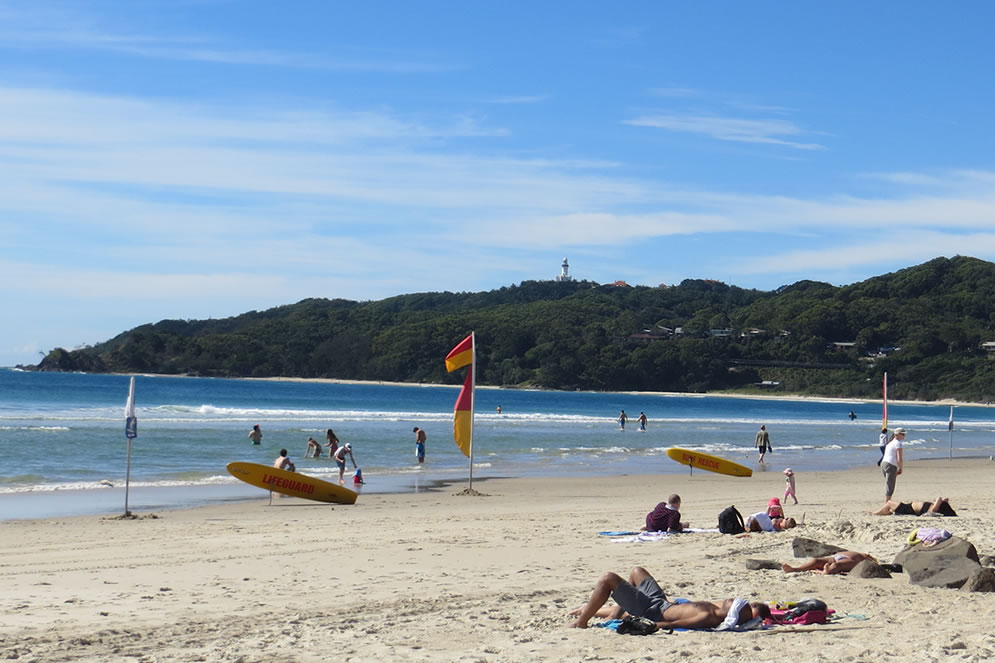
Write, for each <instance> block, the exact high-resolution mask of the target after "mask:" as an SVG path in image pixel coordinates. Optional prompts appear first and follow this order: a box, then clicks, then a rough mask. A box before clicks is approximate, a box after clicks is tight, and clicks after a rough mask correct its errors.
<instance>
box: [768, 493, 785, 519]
mask: <svg viewBox="0 0 995 663" xmlns="http://www.w3.org/2000/svg"><path fill="white" fill-rule="evenodd" d="M767 515H768V516H770V517H771V518H784V509H782V508H781V500H779V499H777V498H776V497H772V498H770V501H769V502H767Z"/></svg>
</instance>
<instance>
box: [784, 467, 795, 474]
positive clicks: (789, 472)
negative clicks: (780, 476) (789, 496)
mask: <svg viewBox="0 0 995 663" xmlns="http://www.w3.org/2000/svg"><path fill="white" fill-rule="evenodd" d="M784 473H785V474H787V475H788V476H791V475H792V474H794V472H792V471H791V468H790V467H786V468H784Z"/></svg>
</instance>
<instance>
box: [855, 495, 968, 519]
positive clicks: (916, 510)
mask: <svg viewBox="0 0 995 663" xmlns="http://www.w3.org/2000/svg"><path fill="white" fill-rule="evenodd" d="M924 514H929V515H934V514H936V515H940V516H956V515H957V512H956V511H954V509H953V507H952V506H950V500H948V499H947V498H946V497H937V498H936V501H934V502H891V501H888V502H885V503H884V506H883V507H881V508H880V509H878V510H877V511H872V512H871V515H872V516H891V515H895V516H922V515H924Z"/></svg>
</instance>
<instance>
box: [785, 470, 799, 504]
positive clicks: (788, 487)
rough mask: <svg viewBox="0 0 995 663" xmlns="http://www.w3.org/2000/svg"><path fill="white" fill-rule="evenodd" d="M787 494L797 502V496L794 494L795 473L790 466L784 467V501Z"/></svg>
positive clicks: (786, 498) (786, 499)
mask: <svg viewBox="0 0 995 663" xmlns="http://www.w3.org/2000/svg"><path fill="white" fill-rule="evenodd" d="M788 495H790V496H791V498H792V499H793V500H794V501H795V504H798V497H797V496H796V495H795V473H794V472H792V471H791V468H790V467H786V468H784V502H785V503H787V502H788Z"/></svg>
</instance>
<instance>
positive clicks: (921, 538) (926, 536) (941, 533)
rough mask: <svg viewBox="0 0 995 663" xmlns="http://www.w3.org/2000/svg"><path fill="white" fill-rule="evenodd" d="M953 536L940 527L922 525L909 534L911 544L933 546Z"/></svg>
mask: <svg viewBox="0 0 995 663" xmlns="http://www.w3.org/2000/svg"><path fill="white" fill-rule="evenodd" d="M951 536H953V535H952V534H951V533H950V532H948V531H947V530H945V529H940V528H939V527H920V528H919V529H917V530H913V531H912V534H910V535H909V544H911V545H915V544H916V543H921V544H923V545H924V546H933V545H936V544H937V543H940V542H941V541H946V540H947V539H949V538H950V537H951Z"/></svg>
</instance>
